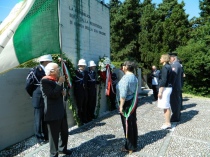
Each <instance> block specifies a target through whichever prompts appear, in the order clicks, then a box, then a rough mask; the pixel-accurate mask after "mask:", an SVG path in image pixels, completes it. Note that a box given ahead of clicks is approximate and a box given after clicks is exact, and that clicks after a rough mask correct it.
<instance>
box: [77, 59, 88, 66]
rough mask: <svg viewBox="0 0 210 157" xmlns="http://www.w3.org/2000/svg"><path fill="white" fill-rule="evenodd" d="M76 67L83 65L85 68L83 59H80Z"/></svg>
mask: <svg viewBox="0 0 210 157" xmlns="http://www.w3.org/2000/svg"><path fill="white" fill-rule="evenodd" d="M78 65H85V66H87V64H86V61H85V60H84V59H80V60H79V62H78Z"/></svg>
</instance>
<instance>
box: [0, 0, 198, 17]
mask: <svg viewBox="0 0 210 157" xmlns="http://www.w3.org/2000/svg"><path fill="white" fill-rule="evenodd" d="M0 1H1V0H0ZM121 1H122V2H123V1H124V0H121ZM183 1H184V3H185V7H184V9H185V11H186V13H187V14H189V19H191V18H193V17H194V16H195V17H199V13H200V9H199V0H183ZM140 2H143V0H140ZM178 2H179V3H181V2H182V0H178ZM105 3H109V0H105ZM152 3H155V4H159V3H162V0H152Z"/></svg>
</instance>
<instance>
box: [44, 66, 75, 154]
mask: <svg viewBox="0 0 210 157" xmlns="http://www.w3.org/2000/svg"><path fill="white" fill-rule="evenodd" d="M45 72H46V76H44V77H43V78H42V80H41V90H42V94H43V98H44V102H45V108H44V111H45V112H44V119H45V121H46V123H47V128H48V133H49V145H50V156H51V157H58V153H62V154H67V155H70V154H71V153H72V151H71V150H67V143H68V123H67V114H66V107H65V105H64V103H63V96H65V95H66V91H65V89H63V86H62V84H63V83H64V81H65V77H64V76H60V68H59V67H58V64H56V63H49V64H48V65H47V66H46V67H45Z"/></svg>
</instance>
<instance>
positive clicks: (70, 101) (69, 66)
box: [52, 53, 81, 126]
mask: <svg viewBox="0 0 210 157" xmlns="http://www.w3.org/2000/svg"><path fill="white" fill-rule="evenodd" d="M60 57H61V55H58V54H56V55H52V58H53V61H54V62H55V63H57V64H58V65H60V64H61V63H60V60H59V58H60ZM62 58H63V60H64V61H65V64H66V67H67V69H68V70H69V73H70V75H71V76H70V77H71V78H70V79H71V80H72V79H73V77H74V76H75V68H74V66H73V64H72V62H71V60H70V59H68V58H67V57H66V56H65V53H63V54H62ZM64 87H67V83H66V82H65V83H64ZM67 89H68V88H67ZM68 90H69V91H67V93H70V94H71V95H72V93H73V91H72V88H71V89H68ZM67 104H68V107H69V109H70V110H71V111H72V113H73V118H74V120H75V122H76V124H77V125H78V126H80V125H81V122H80V119H79V117H78V114H77V109H76V108H77V107H76V106H75V103H74V101H73V98H72V96H68V97H67Z"/></svg>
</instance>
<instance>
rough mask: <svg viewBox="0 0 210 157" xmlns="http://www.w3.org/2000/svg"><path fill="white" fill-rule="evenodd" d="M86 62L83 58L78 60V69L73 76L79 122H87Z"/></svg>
mask: <svg viewBox="0 0 210 157" xmlns="http://www.w3.org/2000/svg"><path fill="white" fill-rule="evenodd" d="M86 66H87V64H86V61H85V60H84V59H80V60H79V62H78V69H77V70H76V71H75V76H74V79H73V81H74V96H75V99H76V104H77V109H78V116H79V118H80V122H81V124H84V123H87V122H88V120H87V101H88V92H87V81H88V72H87V71H86V70H85V68H86Z"/></svg>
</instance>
